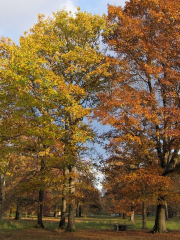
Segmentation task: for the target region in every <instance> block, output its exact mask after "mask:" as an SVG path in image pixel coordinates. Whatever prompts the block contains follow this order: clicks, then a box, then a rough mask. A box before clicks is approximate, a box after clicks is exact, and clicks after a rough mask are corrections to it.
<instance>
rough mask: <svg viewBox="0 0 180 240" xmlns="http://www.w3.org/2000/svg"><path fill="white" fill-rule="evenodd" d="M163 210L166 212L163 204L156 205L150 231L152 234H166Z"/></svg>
mask: <svg viewBox="0 0 180 240" xmlns="http://www.w3.org/2000/svg"><path fill="white" fill-rule="evenodd" d="M165 210H166V207H165V204H162V203H160V204H158V205H157V210H156V219H155V225H154V228H153V230H152V232H153V233H156V232H159V233H165V232H167V229H166V221H165Z"/></svg>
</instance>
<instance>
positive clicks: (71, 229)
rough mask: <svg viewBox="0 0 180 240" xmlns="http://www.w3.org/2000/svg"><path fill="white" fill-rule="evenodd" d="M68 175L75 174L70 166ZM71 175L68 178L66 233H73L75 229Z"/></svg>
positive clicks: (73, 187) (73, 168)
mask: <svg viewBox="0 0 180 240" xmlns="http://www.w3.org/2000/svg"><path fill="white" fill-rule="evenodd" d="M69 173H70V174H71V173H72V175H73V173H75V167H74V166H70V167H69ZM72 175H71V177H70V178H69V196H70V203H69V216H68V226H67V229H66V231H67V232H74V231H75V230H76V228H75V217H74V209H75V207H74V206H75V199H74V193H75V186H74V177H73V176H72Z"/></svg>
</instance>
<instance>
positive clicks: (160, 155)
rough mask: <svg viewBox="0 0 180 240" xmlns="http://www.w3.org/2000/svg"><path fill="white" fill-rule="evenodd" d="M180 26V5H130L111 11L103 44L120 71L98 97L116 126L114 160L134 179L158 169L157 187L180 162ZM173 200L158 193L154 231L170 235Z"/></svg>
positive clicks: (166, 1) (146, 0)
mask: <svg viewBox="0 0 180 240" xmlns="http://www.w3.org/2000/svg"><path fill="white" fill-rule="evenodd" d="M179 24H180V1H179V0H175V1H173V4H172V1H170V0H130V1H129V2H126V5H125V7H124V8H123V9H122V8H121V7H116V6H109V7H108V17H107V26H108V29H109V35H108V36H106V35H105V36H104V42H105V43H107V44H108V45H109V49H110V50H111V51H113V53H114V54H113V58H112V59H113V61H111V64H114V65H115V66H116V72H115V74H114V76H115V78H114V79H111V81H112V89H111V91H106V92H105V93H103V94H100V95H99V98H100V100H101V105H100V106H99V109H98V110H97V112H96V114H97V115H98V117H99V121H100V122H101V123H103V124H109V125H111V126H112V130H111V131H110V132H109V135H108V134H106V137H107V138H108V139H110V144H109V146H107V149H108V150H109V152H110V153H111V155H112V156H113V157H114V159H115V158H116V159H118V158H119V156H121V159H120V161H122V164H124V165H126V166H129V169H130V172H129V174H130V176H131V174H136V170H135V169H136V168H137V169H138V168H142V169H146V168H148V167H149V166H151V167H152V168H155V169H156V168H157V169H159V168H160V171H159V173H158V174H157V175H156V176H157V177H156V176H154V179H156V180H157V183H158V181H160V182H161V180H162V179H163V178H165V179H167V178H166V177H167V176H168V174H169V173H170V172H173V171H176V170H177V165H178V162H179V150H180V144H179V139H180V131H179V126H180V60H179V59H180V58H179V56H180V40H179V39H180V25H179ZM132 167H133V169H134V170H133V171H131V170H132ZM132 176H133V175H132ZM171 186H172V184H171ZM172 187H173V186H172ZM164 189H165V190H168V187H167V186H166V185H164ZM162 190H163V189H162ZM169 196H170V192H166V194H163V191H160V192H159V196H158V204H157V214H156V220H155V225H154V229H153V232H166V231H167V230H166V226H165V200H166V199H167V198H168V197H169Z"/></svg>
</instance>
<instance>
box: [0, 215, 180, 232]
mask: <svg viewBox="0 0 180 240" xmlns="http://www.w3.org/2000/svg"><path fill="white" fill-rule="evenodd" d="M58 224H59V219H57V220H56V221H54V218H44V226H45V228H46V229H57V228H58ZM114 224H125V225H127V229H142V219H141V216H135V223H134V224H132V223H130V222H129V220H128V219H122V218H121V217H111V216H92V217H81V218H77V219H76V229H77V230H78V229H98V230H106V229H107V230H108V229H109V230H110V229H113V225H114ZM35 226H36V219H21V220H19V221H16V220H14V219H6V220H5V221H4V222H0V229H27V228H33V227H35ZM153 226H154V217H148V218H147V228H148V229H149V230H150V229H152V228H153ZM166 227H167V229H168V230H178V229H180V218H179V217H178V218H173V219H170V220H168V221H167V222H166Z"/></svg>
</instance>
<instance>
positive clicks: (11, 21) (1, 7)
mask: <svg viewBox="0 0 180 240" xmlns="http://www.w3.org/2000/svg"><path fill="white" fill-rule="evenodd" d="M107 4H111V5H116V6H122V7H123V6H124V4H125V0H90V1H89V0H0V37H9V38H11V39H12V40H13V41H14V42H15V43H16V44H18V43H19V37H20V36H23V33H24V32H25V31H28V30H29V29H30V28H31V27H32V26H33V25H34V24H35V23H36V22H37V15H38V13H43V14H45V16H47V17H48V16H52V12H57V11H59V10H61V9H63V8H65V9H66V10H68V11H72V12H75V11H76V7H80V9H81V10H82V11H86V12H91V13H92V14H99V15H102V14H103V13H106V14H107Z"/></svg>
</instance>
